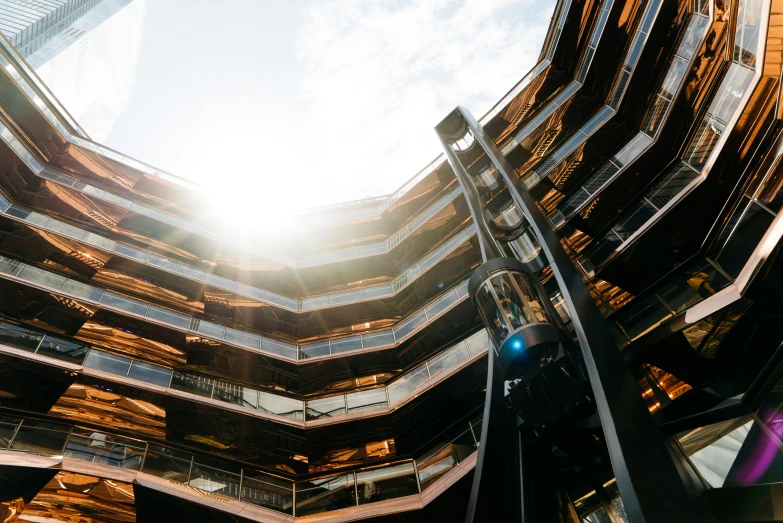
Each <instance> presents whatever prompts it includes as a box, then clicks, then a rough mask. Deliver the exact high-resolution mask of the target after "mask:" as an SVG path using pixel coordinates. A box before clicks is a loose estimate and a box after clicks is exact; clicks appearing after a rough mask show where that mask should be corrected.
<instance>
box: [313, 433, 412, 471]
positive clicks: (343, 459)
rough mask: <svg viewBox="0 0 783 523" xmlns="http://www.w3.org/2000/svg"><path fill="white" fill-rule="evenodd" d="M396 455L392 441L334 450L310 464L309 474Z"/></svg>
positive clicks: (387, 440)
mask: <svg viewBox="0 0 783 523" xmlns="http://www.w3.org/2000/svg"><path fill="white" fill-rule="evenodd" d="M396 454H397V449H396V447H395V446H394V439H386V440H383V441H376V442H373V443H367V444H366V445H363V446H361V447H357V448H352V449H340V450H334V451H332V452H330V453H328V454H327V455H325V456H323V457H322V458H320V459H318V460H316V461H314V462H312V463H310V472H325V471H328V470H333V469H336V468H342V467H346V466H350V465H360V464H362V463H366V462H368V461H372V460H376V459H382V458H388V457H392V456H394V455H396Z"/></svg>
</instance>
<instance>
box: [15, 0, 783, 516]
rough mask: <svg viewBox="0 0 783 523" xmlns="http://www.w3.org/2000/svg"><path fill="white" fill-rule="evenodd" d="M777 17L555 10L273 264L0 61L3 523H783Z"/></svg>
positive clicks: (203, 205)
mask: <svg viewBox="0 0 783 523" xmlns="http://www.w3.org/2000/svg"><path fill="white" fill-rule="evenodd" d="M520 4H521V6H520V7H522V4H524V3H523V2H520ZM129 5H130V4H129ZM780 13H783V0H736V1H732V2H731V3H729V2H725V1H723V0H714V1H713V0H695V1H694V0H644V1H639V0H559V1H558V4H557V7H556V10H555V16H554V17H553V20H552V23H551V25H550V28H549V32H548V35H547V38H546V41H545V44H544V48H543V50H542V53H541V55H540V57H539V62H538V64H537V65H536V67H535V68H534V69H533V70H532V71H530V72H529V73H528V74H527V75H526V76H525V77H524V78H523V80H522V81H520V83H519V84H518V85H517V86H516V87H515V88H514V89H512V91H511V92H509V94H508V95H507V96H506V97H504V98H503V99H502V100H501V101H500V102H498V104H497V105H496V106H495V107H494V108H493V109H492V110H491V111H490V112H489V113H488V114H486V115H485V116H483V117H482V118H480V119H475V118H474V117H473V116H472V115H471V114H470V112H469V111H467V110H466V109H464V108H456V109H455V110H454V111H452V112H451V113H450V114H448V115H444V116H445V118H444V120H443V121H442V122H440V123H439V124H437V126H436V129H435V131H436V132H437V134H438V136H439V138H440V141H441V144H442V153H443V154H441V155H440V156H438V157H437V158H436V159H435V160H434V161H433V162H432V163H431V164H430V165H429V166H428V167H427V168H425V169H423V170H422V171H421V172H420V173H419V174H418V175H416V176H415V177H414V178H413V179H412V180H411V181H410V182H409V183H408V184H406V185H405V186H403V187H402V188H400V189H399V190H398V191H397V192H395V193H394V194H392V195H390V196H388V197H383V198H375V199H368V200H363V201H359V202H350V203H347V204H345V205H334V206H330V207H328V208H323V209H317V210H314V211H311V212H308V213H303V214H301V215H299V216H294V215H285V214H281V216H280V218H279V219H280V220H295V221H296V222H297V223H300V224H302V227H301V228H300V229H298V230H296V231H293V232H290V233H288V234H287V235H286V238H285V243H283V242H282V241H278V242H277V243H272V240H271V239H270V238H267V237H263V236H259V237H258V238H243V237H242V236H241V234H243V233H240V232H238V231H236V230H235V229H234V227H233V222H232V221H231V220H232V216H225V219H224V220H222V224H221V223H220V222H221V220H216V219H215V217H214V216H210V215H209V213H208V211H207V210H208V209H209V208H210V201H209V199H210V195H209V194H205V193H204V192H203V191H201V190H200V189H199V188H198V187H194V186H193V185H192V184H189V183H188V182H186V181H184V180H182V179H180V178H177V177H176V176H173V175H171V174H168V173H165V172H162V171H160V170H157V169H155V168H152V167H150V166H148V165H145V164H143V163H142V162H140V161H138V160H135V159H132V158H129V157H127V156H125V155H123V154H121V153H118V152H115V151H112V150H109V149H106V148H104V147H101V146H100V145H99V144H97V143H95V142H94V141H92V140H90V139H88V138H87V137H86V136H84V134H83V133H81V132H80V130H79V129H78V128H77V126H76V124H75V122H74V121H73V120H71V119H70V118H69V115H67V114H65V112H64V111H62V110H61V109H60V108H59V105H58V101H57V100H56V99H55V98H54V97H53V96H51V95H49V92H48V90H47V89H46V88H45V86H44V85H43V84H42V83H41V82H40V81H39V80H38V79H37V77H36V76H35V75H34V74H33V72H32V69H31V68H29V67H28V66H27V64H26V63H25V62H24V60H23V59H22V58H21V57H20V56H19V55H18V54H17V53H16V52H15V50H14V49H13V47H12V46H10V45H9V44H8V43H7V42H6V41H5V40H3V41H0V66H2V67H0V109H2V111H0V520H3V521H15V520H18V521H52V520H55V521H57V520H59V521H63V520H65V521H76V520H86V519H92V520H93V521H111V522H115V521H123V522H132V521H136V522H139V523H148V522H158V521H174V520H179V519H182V518H187V519H188V520H190V521H216V522H238V523H244V522H250V521H255V522H284V521H287V522H292V521H300V522H314V521H321V522H341V523H342V522H348V521H359V520H361V521H371V522H377V523H391V522H398V523H401V522H406V523H418V522H422V523H423V522H431V521H444V522H462V521H467V522H468V523H471V522H475V523H479V522H481V523H483V522H492V523H495V522H500V523H510V522H514V523H520V522H537V523H550V522H560V523H579V522H582V523H604V522H611V523H624V522H628V521H630V522H632V523H637V522H649V523H658V522H665V523H686V522H687V523H692V522H695V521H698V522H705V523H712V522H715V523H717V522H738V523H739V522H750V521H783V515H781V511H780V509H779V507H781V506H783V505H782V504H783V450H781V449H783V430H781V426H783V414H782V413H783V408H782V407H781V405H782V404H783V399H782V398H783V385H781V384H782V383H783V381H781V380H782V379H783V322H781V320H780V318H781V317H783V285H781V276H780V275H781V271H783V257H781V256H780V249H781V248H780V243H779V242H780V239H781V236H783V197H782V196H781V195H782V194H783V164H781V158H783V119H782V118H781V117H782V116H783V112H782V111H781V103H780V102H781V96H783V95H782V94H781V92H782V91H781V89H780V87H781V64H783V31H782V30H781V29H783V25H781V24H783V17H782V16H780ZM514 63H516V60H515V59H514V57H509V67H514ZM490 80H491V79H487V81H490ZM214 132H215V133H218V132H223V133H231V129H215V130H214ZM205 136H206V137H205V141H204V144H197V145H199V146H203V147H209V146H210V143H211V142H210V138H209V137H210V136H211V134H210V133H206V134H205ZM165 146H166V144H165V143H163V144H161V147H165ZM198 150H199V149H198V147H194V149H193V154H198ZM347 152H348V153H349V154H350V150H347ZM248 153H249V154H248ZM225 154H232V155H236V154H245V155H247V163H248V166H250V167H252V168H253V169H256V170H257V171H258V172H263V170H264V168H265V164H264V158H260V157H258V156H257V155H255V154H254V152H253V151H249V152H247V151H235V150H227V151H225ZM232 189H233V190H235V191H243V190H247V189H246V188H245V187H242V186H237V187H233V188H232ZM297 190H300V188H299V187H297V185H296V182H295V180H292V181H291V187H290V191H288V193H287V194H285V195H281V197H289V198H295V197H296V191H297Z"/></svg>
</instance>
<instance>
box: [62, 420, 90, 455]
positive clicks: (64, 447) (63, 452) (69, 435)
mask: <svg viewBox="0 0 783 523" xmlns="http://www.w3.org/2000/svg"><path fill="white" fill-rule="evenodd" d="M71 434H73V425H71V428H69V429H68V435H67V436H66V437H65V443H63V448H62V450H60V455H61V456H65V449H67V448H68V441H69V440H70V439H71ZM92 460H93V461H95V456H93V459H92Z"/></svg>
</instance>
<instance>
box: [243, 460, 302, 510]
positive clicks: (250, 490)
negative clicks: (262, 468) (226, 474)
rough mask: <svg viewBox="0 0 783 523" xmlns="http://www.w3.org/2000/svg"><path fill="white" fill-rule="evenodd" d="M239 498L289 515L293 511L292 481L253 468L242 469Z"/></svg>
mask: <svg viewBox="0 0 783 523" xmlns="http://www.w3.org/2000/svg"><path fill="white" fill-rule="evenodd" d="M243 474H244V476H243V477H242V493H241V497H240V500H241V501H243V502H245V503H252V504H253V505H258V506H261V507H266V508H269V509H272V510H276V511H278V512H282V513H283V514H288V515H289V516H290V515H292V514H293V513H294V483H293V482H292V481H286V480H283V479H279V478H275V477H272V476H267V475H266V474H262V473H260V472H256V471H253V470H247V469H245V470H244V473H243Z"/></svg>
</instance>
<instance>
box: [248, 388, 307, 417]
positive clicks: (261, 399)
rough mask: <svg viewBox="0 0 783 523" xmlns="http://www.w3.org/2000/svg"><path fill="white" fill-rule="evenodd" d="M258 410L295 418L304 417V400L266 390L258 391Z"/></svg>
mask: <svg viewBox="0 0 783 523" xmlns="http://www.w3.org/2000/svg"><path fill="white" fill-rule="evenodd" d="M258 410H262V411H264V412H268V413H270V414H276V415H278V416H283V417H285V418H292V419H296V420H303V419H304V402H303V401H300V400H295V399H293V398H286V397H284V396H275V395H274V394H269V393H268V392H263V391H259V392H258Z"/></svg>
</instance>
